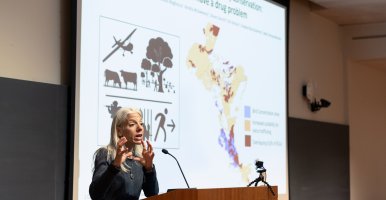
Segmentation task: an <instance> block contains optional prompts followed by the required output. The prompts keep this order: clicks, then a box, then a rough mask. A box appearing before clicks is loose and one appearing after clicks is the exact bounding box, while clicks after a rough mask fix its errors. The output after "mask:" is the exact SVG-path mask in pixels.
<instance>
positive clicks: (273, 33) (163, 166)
mask: <svg viewBox="0 0 386 200" xmlns="http://www.w3.org/2000/svg"><path fill="white" fill-rule="evenodd" d="M286 13H287V8H286V7H284V6H282V5H280V4H278V3H275V2H273V1H264V0H260V1H257V0H256V1H254V0H223V1H220V0H184V1H173V0H141V1H134V0H132V1H128V0H78V14H77V18H78V24H77V73H76V80H77V82H76V86H77V91H76V110H75V113H76V119H75V120H76V121H75V145H74V152H75V155H74V183H73V191H74V192H73V197H74V199H90V196H89V194H88V187H89V184H90V183H91V179H92V170H93V154H94V153H95V151H96V150H97V149H98V148H100V147H102V146H105V145H107V144H108V142H109V138H110V126H111V122H112V117H113V116H114V114H115V112H116V111H117V110H118V109H119V108H121V107H136V108H138V109H140V110H141V111H142V114H143V123H144V125H145V129H146V130H145V133H144V139H145V140H149V141H150V142H151V143H152V144H153V146H154V147H155V159H154V163H155V167H156V169H157V175H158V181H159V185H160V192H161V193H164V192H166V191H167V189H171V188H186V187H187V186H186V184H185V181H184V179H183V177H182V175H181V173H180V171H179V168H178V165H177V163H176V162H175V160H173V158H172V157H170V156H168V155H165V154H163V153H162V152H161V149H163V148H164V149H167V150H168V151H169V152H170V153H171V154H173V155H174V156H175V157H176V158H177V159H178V161H179V163H180V164H181V167H182V169H183V171H184V174H185V176H186V179H187V181H188V183H189V185H190V187H194V188H223V187H245V186H246V185H247V184H248V183H250V182H251V181H253V180H254V179H255V178H257V177H258V175H259V174H258V173H257V169H256V167H255V162H256V161H257V160H259V161H263V163H264V167H265V169H266V170H267V172H266V180H267V182H268V183H269V184H270V185H275V186H278V190H279V194H280V196H279V198H280V199H288V175H287V171H288V170H287V85H286V84H287V79H286V77H287V74H286V73H287V66H286V63H287V62H286V59H287V48H286V43H287V42H286V37H287V36H286V33H287V31H286V29H287V27H286V26H287V25H286ZM259 185H262V184H261V183H260V184H259Z"/></svg>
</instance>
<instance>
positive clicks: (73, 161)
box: [64, 0, 290, 199]
mask: <svg viewBox="0 0 386 200" xmlns="http://www.w3.org/2000/svg"><path fill="white" fill-rule="evenodd" d="M265 1H267V2H271V3H273V4H276V5H279V6H281V7H282V8H284V10H285V18H286V19H285V26H286V27H285V39H286V41H285V78H286V80H285V83H286V88H285V98H286V99H285V101H286V117H285V118H286V127H285V130H286V135H285V137H286V163H287V170H286V174H287V184H286V185H287V194H286V195H287V199H289V192H290V185H289V179H290V174H289V165H288V162H289V153H288V152H289V151H288V149H289V146H288V145H289V143H288V122H289V117H288V110H289V109H288V106H289V103H288V83H289V82H288V68H289V66H288V63H289V62H288V60H289V58H288V57H289V54H288V49H289V47H288V44H289V25H290V24H289V16H290V9H289V8H290V1H286V0H265ZM68 2H69V4H70V7H71V13H70V22H71V27H70V31H69V32H70V37H69V38H70V41H69V44H68V45H69V46H70V47H69V55H70V56H69V59H70V62H69V63H72V65H71V66H69V74H70V75H69V79H70V83H69V95H68V100H69V101H68V102H69V105H68V106H69V110H68V122H67V124H68V129H69V134H68V135H67V145H66V146H67V152H66V179H65V197H64V198H65V199H77V198H78V180H77V179H78V178H79V172H78V170H79V169H78V168H79V161H78V153H79V141H78V137H79V135H78V130H79V124H78V123H79V90H80V89H79V85H78V83H79V73H80V71H79V70H80V37H81V24H80V23H81V5H82V0H71V1H68Z"/></svg>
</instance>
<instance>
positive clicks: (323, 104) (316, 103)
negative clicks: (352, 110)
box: [302, 83, 331, 112]
mask: <svg viewBox="0 0 386 200" xmlns="http://www.w3.org/2000/svg"><path fill="white" fill-rule="evenodd" d="M302 93H303V96H304V97H305V98H306V99H307V100H308V102H309V104H310V109H311V111H312V112H316V111H318V110H320V109H321V108H327V107H329V106H330V105H331V102H330V101H328V100H326V99H323V98H321V99H320V100H317V99H316V97H314V96H315V95H314V86H313V84H312V83H307V84H306V85H303V88H302Z"/></svg>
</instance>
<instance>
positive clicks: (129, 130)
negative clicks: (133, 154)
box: [118, 113, 144, 145]
mask: <svg viewBox="0 0 386 200" xmlns="http://www.w3.org/2000/svg"><path fill="white" fill-rule="evenodd" d="M142 125H143V123H142V117H141V115H139V114H138V113H133V114H129V115H128V116H127V121H126V123H124V124H123V126H122V127H118V131H119V135H122V136H124V137H126V139H127V143H126V145H131V144H141V141H142V139H143V131H144V129H143V126H142Z"/></svg>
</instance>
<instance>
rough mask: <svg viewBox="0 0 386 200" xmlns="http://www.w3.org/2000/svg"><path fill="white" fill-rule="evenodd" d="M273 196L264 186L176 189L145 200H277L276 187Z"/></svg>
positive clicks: (273, 187)
mask: <svg viewBox="0 0 386 200" xmlns="http://www.w3.org/2000/svg"><path fill="white" fill-rule="evenodd" d="M272 189H273V191H274V192H275V196H273V195H272V193H271V191H270V190H269V188H268V187H266V186H258V187H240V188H214V189H176V190H173V191H170V192H167V193H164V194H160V195H157V196H152V197H149V198H146V199H145V200H252V199H253V200H277V199H278V198H277V197H278V194H277V186H272Z"/></svg>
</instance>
